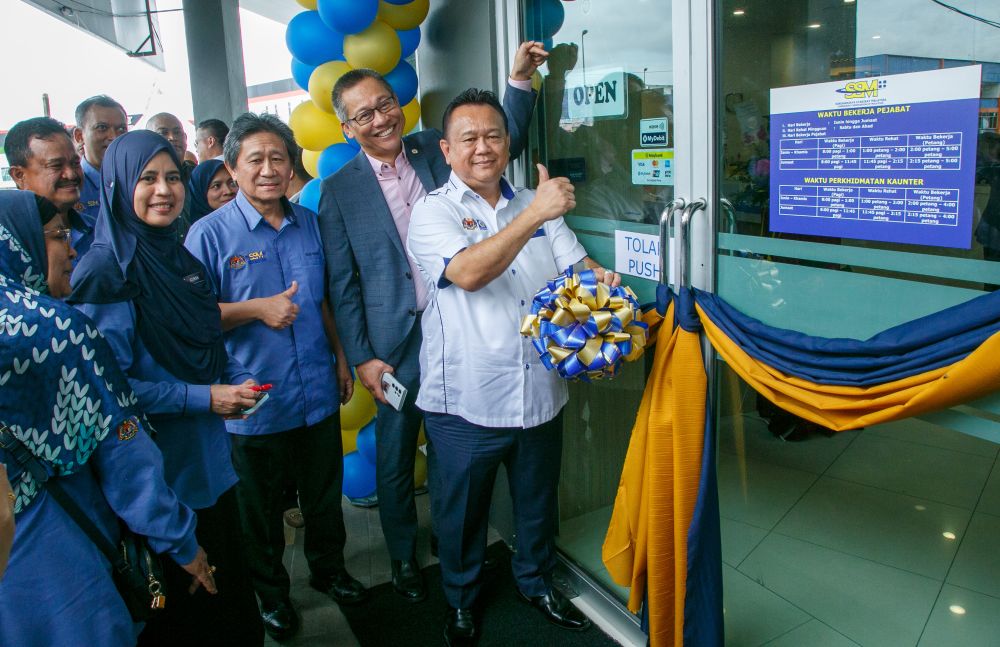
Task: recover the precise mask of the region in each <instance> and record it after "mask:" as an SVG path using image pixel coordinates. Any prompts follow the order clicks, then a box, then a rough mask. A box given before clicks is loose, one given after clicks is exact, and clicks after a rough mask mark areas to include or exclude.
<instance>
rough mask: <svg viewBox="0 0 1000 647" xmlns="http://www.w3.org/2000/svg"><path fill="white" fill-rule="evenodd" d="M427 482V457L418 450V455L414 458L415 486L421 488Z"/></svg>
mask: <svg viewBox="0 0 1000 647" xmlns="http://www.w3.org/2000/svg"><path fill="white" fill-rule="evenodd" d="M426 482H427V457H426V456H424V453H423V452H422V451H420V450H419V449H418V450H417V455H416V456H414V457H413V486H414V487H421V486H423V484H424V483H426Z"/></svg>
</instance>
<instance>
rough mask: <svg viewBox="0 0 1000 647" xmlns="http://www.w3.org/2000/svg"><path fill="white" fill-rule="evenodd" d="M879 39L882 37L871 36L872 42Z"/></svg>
mask: <svg viewBox="0 0 1000 647" xmlns="http://www.w3.org/2000/svg"><path fill="white" fill-rule="evenodd" d="M879 38H882V37H881V36H879V35H878V34H875V35H874V36H872V40H878V39H879Z"/></svg>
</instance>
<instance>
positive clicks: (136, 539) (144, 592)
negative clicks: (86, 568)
mask: <svg viewBox="0 0 1000 647" xmlns="http://www.w3.org/2000/svg"><path fill="white" fill-rule="evenodd" d="M0 447H3V448H4V449H6V450H7V451H8V452H10V453H11V455H13V457H14V459H15V460H16V461H17V462H18V464H19V465H20V466H21V468H22V469H24V470H26V471H27V472H28V473H30V474H31V476H32V477H34V479H35V481H36V483H38V486H39V487H40V488H42V487H45V488H47V490H48V493H49V494H50V495H51V496H52V498H53V499H54V500H55V502H56V503H57V504H59V506H60V507H62V509H63V510H64V511H65V512H66V514H68V515H69V517H70V518H71V519H72V520H73V521H75V522H76V525H78V526H79V527H80V530H82V531H83V533H84V534H85V535H87V537H89V538H90V540H91V541H92V542H94V545H95V546H97V548H98V550H100V551H101V552H102V553H104V556H105V557H106V558H107V559H108V561H109V562H111V567H112V570H111V578H112V580H113V581H114V583H115V588H117V589H118V593H119V594H120V595H121V596H122V600H123V601H124V602H125V606H126V607H127V608H128V612H129V615H131V616H132V619H133V620H134V621H136V622H143V621H146V620H149V619H150V618H152V617H153V616H155V615H156V613H157V612H158V611H161V610H162V609H164V608H165V607H166V603H167V592H166V589H165V587H164V583H163V564H162V562H161V561H160V556H159V555H157V554H156V553H154V552H153V550H152V549H151V548H150V547H149V540H148V539H147V538H146V537H144V536H142V535H137V534H136V533H134V532H132V531H131V530H130V529H129V528H128V526H126V525H125V524H124V523H120V524H119V525H120V526H121V539H120V540H119V542H118V546H117V548H116V547H115V546H114V545H113V544H112V543H111V541H109V540H108V538H107V537H105V536H104V535H103V534H102V533H101V531H100V530H98V528H97V526H96V525H94V522H93V521H91V520H90V518H89V517H88V516H87V515H86V514H84V512H83V510H81V509H80V506H78V505H77V504H76V502H75V501H73V499H72V498H71V497H70V496H69V495H68V494H67V493H66V490H64V489H63V487H62V485H60V483H59V481H58V479H50V478H49V474H48V472H46V471H45V468H44V467H43V466H42V464H41V462H39V460H38V459H37V458H36V457H35V456H34V455H33V454H32V453H31V452H30V451H28V448H27V447H25V446H24V444H23V443H22V442H21V441H20V440H18V439H17V437H16V436H15V435H14V434H13V432H11V430H10V429H9V428H8V427H7V426H6V425H4V424H3V423H0Z"/></svg>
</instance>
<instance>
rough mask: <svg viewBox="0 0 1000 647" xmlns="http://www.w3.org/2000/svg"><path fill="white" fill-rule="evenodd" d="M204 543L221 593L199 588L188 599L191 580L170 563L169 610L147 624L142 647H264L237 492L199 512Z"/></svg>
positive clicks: (198, 532) (167, 563)
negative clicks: (244, 546)
mask: <svg viewBox="0 0 1000 647" xmlns="http://www.w3.org/2000/svg"><path fill="white" fill-rule="evenodd" d="M195 515H196V516H197V517H198V528H197V529H196V530H195V534H196V535H197V537H198V543H199V544H200V545H201V547H202V548H204V549H205V553H206V554H207V555H208V563H209V564H212V565H213V566H215V567H216V569H217V570H216V572H215V583H216V585H217V586H218V588H219V592H218V594H216V595H209V594H208V593H206V592H205V589H204V588H199V589H198V590H197V591H196V592H195V594H194V595H188V587H189V586H190V584H191V576H190V575H188V573H187V572H186V571H185V570H184V569H182V568H181V567H180V566H178V565H177V564H175V563H174V562H173V560H170V559H166V560H164V561H163V564H164V580H165V581H166V587H167V606H166V608H165V609H164V610H163V613H162V614H161V615H159V616H157V617H156V618H154V619H153V620H151V621H149V622H148V623H147V624H146V628H145V629H143V631H142V634H140V635H139V645H140V646H142V647H154V646H155V647H161V646H162V647H176V646H177V645H185V646H198V647H200V646H202V645H204V646H205V647H210V646H212V647H216V646H218V647H230V646H231V647H244V646H247V647H253V646H255V645H256V646H259V645H263V644H264V625H263V624H261V621H260V614H259V613H258V612H257V601H256V600H255V599H254V596H253V588H252V586H251V584H250V573H249V570H248V569H247V561H246V557H245V554H244V551H243V542H242V541H241V539H240V537H241V534H240V519H239V512H238V511H237V508H236V493H235V488H230V489H229V490H227V491H226V492H224V493H223V494H222V496H220V497H219V500H218V501H216V502H215V505H213V506H211V507H209V508H203V509H201V510H195Z"/></svg>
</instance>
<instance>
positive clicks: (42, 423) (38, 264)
mask: <svg viewBox="0 0 1000 647" xmlns="http://www.w3.org/2000/svg"><path fill="white" fill-rule="evenodd" d="M72 258H73V252H72V250H71V248H70V246H69V233H68V230H67V229H66V226H65V223H64V222H59V221H58V217H57V215H56V210H55V206H54V205H52V204H51V203H49V202H47V201H44V199H41V198H38V197H36V196H35V195H34V194H32V193H29V192H27V191H2V192H0V312H2V313H4V314H2V315H0V323H2V325H3V332H0V337H2V343H0V385H2V386H0V422H3V424H4V425H6V427H7V428H9V429H10V434H12V435H13V437H14V438H15V439H16V440H17V441H18V442H19V443H20V444H21V445H23V446H24V447H25V448H26V449H27V450H28V451H29V453H30V454H31V455H32V456H34V457H35V458H36V459H37V460H38V461H40V462H41V464H42V466H43V467H44V469H45V470H46V471H47V472H48V474H49V475H50V476H51V478H52V479H55V480H57V481H58V482H59V484H60V485H61V486H62V487H63V489H64V490H65V491H66V492H67V494H68V495H69V496H70V497H71V498H72V499H73V500H74V501H75V502H76V503H77V504H78V505H79V507H80V508H81V509H82V510H83V511H84V512H85V514H87V516H88V517H89V518H90V519H91V521H93V522H94V524H95V525H96V526H97V527H98V528H99V529H100V531H101V532H102V533H103V534H104V535H105V536H106V537H107V538H108V539H109V540H110V541H117V538H118V532H119V525H118V519H119V518H120V519H121V520H122V521H124V522H125V523H126V524H127V525H128V526H129V527H130V528H131V529H132V530H133V531H134V532H136V533H139V534H142V535H145V536H147V537H148V538H149V541H150V545H151V546H152V548H153V549H154V550H156V551H157V552H161V553H163V554H165V555H167V556H169V558H170V559H171V560H173V562H176V564H183V565H184V566H183V568H184V570H186V571H187V572H188V573H190V574H191V575H194V576H195V577H196V578H197V581H198V582H199V583H200V584H202V585H204V586H206V587H207V588H208V589H209V590H210V591H214V590H215V585H214V583H213V578H212V575H211V571H210V567H209V565H208V561H207V558H206V555H205V552H204V551H203V550H202V549H201V548H200V547H199V546H198V541H197V539H196V538H195V516H194V514H193V512H192V511H191V510H190V509H189V508H188V507H187V506H185V505H183V504H182V503H181V502H180V501H178V499H177V497H176V496H175V494H174V493H173V492H172V491H171V490H170V488H168V487H167V485H166V483H165V482H164V476H163V460H162V457H161V456H160V451H159V450H158V449H157V447H156V445H155V444H154V443H153V441H152V440H151V439H150V437H149V435H148V434H147V433H146V431H145V429H144V427H143V423H142V420H141V418H140V417H139V413H138V411H137V410H136V409H135V408H134V407H133V406H132V403H134V401H135V396H134V395H133V394H132V389H131V388H130V387H129V384H128V381H127V380H126V378H125V376H124V375H123V374H122V372H121V370H120V369H119V368H118V365H117V363H116V361H115V357H114V355H113V354H112V352H111V349H110V348H108V345H107V344H106V343H105V341H104V339H103V338H102V337H101V336H100V334H99V333H98V332H97V330H96V329H95V328H94V327H93V326H92V325H91V321H90V319H88V318H87V317H86V316H84V315H83V314H81V313H80V312H78V311H76V310H74V309H72V308H70V307H68V306H66V305H64V304H63V303H61V302H60V301H58V300H57V299H56V298H57V297H61V296H65V295H66V293H67V292H68V291H69V280H68V276H69V270H70V269H71V268H72ZM0 462H2V463H3V464H4V466H5V467H6V472H7V477H8V478H9V479H10V484H11V485H12V490H11V491H10V495H9V496H8V497H6V498H7V499H8V500H10V501H11V502H12V503H13V508H14V514H15V515H16V519H17V531H16V536H15V540H14V545H13V550H12V552H11V555H10V562H9V564H8V569H7V572H6V574H5V575H4V578H3V580H2V582H0V645H17V646H18V647H36V646H37V647H48V646H50V645H109V646H113V647H118V646H125V645H134V644H135V642H136V635H137V634H138V630H139V629H140V628H141V626H140V625H136V624H134V623H133V622H132V619H131V617H130V616H129V613H128V610H127V609H126V607H125V603H124V602H123V601H122V598H121V597H120V596H119V594H118V591H117V590H116V589H115V586H114V583H113V582H112V579H111V565H110V564H109V563H108V561H107V559H106V558H105V557H104V554H103V553H101V552H100V550H99V549H98V548H97V546H96V545H95V544H94V543H93V542H92V541H91V540H90V538H89V537H88V536H87V535H85V534H84V532H83V531H82V530H81V529H80V527H79V526H78V525H77V524H76V523H75V522H74V521H73V520H72V519H71V518H70V517H69V516H67V514H66V513H65V512H64V511H63V508H62V507H61V506H60V504H58V503H57V502H56V501H55V500H54V499H53V498H52V497H51V495H50V494H49V493H48V491H47V489H46V486H45V485H44V484H40V483H38V482H37V481H36V480H35V479H34V478H33V477H32V475H31V473H29V472H28V471H27V470H25V469H24V468H22V466H21V464H20V462H19V461H18V460H17V459H15V458H14V456H13V455H11V454H10V453H8V452H7V451H6V450H4V449H0ZM3 504H4V505H6V504H7V501H5V502H3ZM177 568H178V570H179V569H180V567H179V566H178V567H177ZM190 584H191V577H190V575H188V576H186V577H185V580H184V582H183V583H182V587H183V588H184V589H185V590H186V589H187V588H188V586H189V585H190ZM171 597H172V594H171V593H170V592H169V591H168V599H171Z"/></svg>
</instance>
